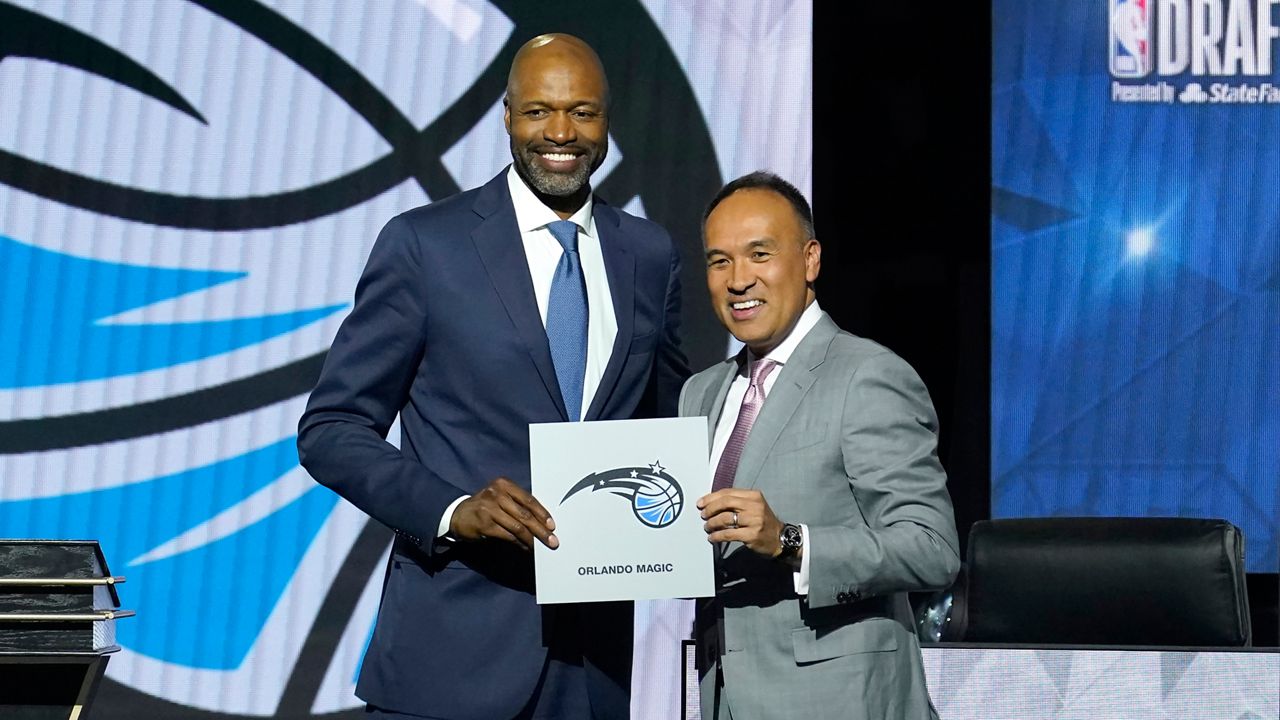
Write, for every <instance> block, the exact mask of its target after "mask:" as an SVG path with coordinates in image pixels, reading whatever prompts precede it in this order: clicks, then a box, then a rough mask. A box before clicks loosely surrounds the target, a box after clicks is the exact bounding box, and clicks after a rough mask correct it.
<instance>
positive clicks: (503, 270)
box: [471, 170, 569, 420]
mask: <svg viewBox="0 0 1280 720" xmlns="http://www.w3.org/2000/svg"><path fill="white" fill-rule="evenodd" d="M473 209H474V210H475V212H476V214H478V215H480V216H481V217H482V218H484V219H483V220H481V222H480V224H479V225H478V226H476V228H475V229H474V230H472V231H471V239H472V241H473V242H474V243H475V246H476V252H478V253H479V254H480V260H481V262H483V263H484V268H485V272H486V273H488V275H489V281H490V282H491V283H493V289H494V290H495V291H496V292H497V294H498V298H499V299H500V300H501V301H502V305H503V307H504V308H506V311H507V316H508V317H510V318H511V324H512V325H514V326H515V330H516V336H517V337H519V338H520V341H521V343H522V344H523V345H524V346H525V349H526V350H528V352H529V357H530V358H531V359H532V360H533V365H534V367H536V368H537V369H538V375H540V376H541V377H542V383H543V385H544V386H546V389H547V393H548V394H549V395H551V399H552V400H553V401H554V402H555V404H556V408H557V409H558V410H559V411H560V415H561V417H562V418H564V419H565V420H568V419H569V413H568V412H567V411H566V410H565V407H564V398H563V397H561V395H560V383H559V381H557V380H556V370H555V365H553V364H552V362H551V346H550V345H549V344H548V343H547V331H546V328H544V327H543V326H542V317H541V316H540V315H539V314H538V302H537V300H536V299H535V296H534V293H533V279H532V278H531V277H530V276H529V261H528V259H527V258H526V257H525V254H524V245H523V243H522V242H521V240H520V228H519V226H518V225H517V224H516V211H515V207H514V206H512V204H511V195H510V192H509V191H508V189H507V175H506V171H505V170H504V171H503V172H502V173H501V174H499V175H498V177H496V178H494V179H493V180H490V181H489V182H488V183H487V184H486V185H485V186H484V187H483V188H481V189H480V193H479V195H478V196H477V198H476V203H475V205H474V206H473Z"/></svg>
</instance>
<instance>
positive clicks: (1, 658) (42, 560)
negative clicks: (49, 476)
mask: <svg viewBox="0 0 1280 720" xmlns="http://www.w3.org/2000/svg"><path fill="white" fill-rule="evenodd" d="M121 582H124V578H123V577H115V576H113V575H111V573H110V572H109V571H108V570H107V563H106V560H105V559H104V558H103V556H102V550H101V549H100V548H99V547H98V543H97V542H96V541H92V540H0V717H4V718H6V720H55V719H57V720H85V719H86V718H87V717H88V716H89V713H88V710H89V706H90V704H91V703H92V702H93V697H94V694H95V693H96V691H97V689H98V684H99V682H100V681H101V680H102V675H103V673H104V672H105V671H106V669H107V660H108V659H109V655H110V654H111V653H113V652H116V651H118V650H119V649H120V646H119V645H116V638H115V621H116V619H117V618H122V617H129V616H131V615H133V612H132V611H129V610H120V609H119V608H120V597H119V595H118V594H117V593H116V585H117V584H118V583H121Z"/></svg>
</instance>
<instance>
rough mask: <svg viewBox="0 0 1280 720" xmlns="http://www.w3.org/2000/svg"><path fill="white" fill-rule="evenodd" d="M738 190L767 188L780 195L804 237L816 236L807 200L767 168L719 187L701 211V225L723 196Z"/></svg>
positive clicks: (725, 196)
mask: <svg viewBox="0 0 1280 720" xmlns="http://www.w3.org/2000/svg"><path fill="white" fill-rule="evenodd" d="M739 190H768V191H770V192H775V193H777V194H778V195H781V196H782V198H783V199H784V200H786V201H787V202H788V203H790V204H791V209H792V210H794V211H795V213H796V218H797V219H798V220H800V227H801V228H802V229H803V230H804V231H805V234H806V235H807V236H808V237H806V238H804V239H805V240H811V239H813V238H815V237H817V236H816V235H814V233H813V211H812V210H810V209H809V201H808V200H805V199H804V195H802V194H801V193H800V190H799V189H797V188H796V186H795V185H792V184H791V183H789V182H787V181H786V180H783V179H782V178H781V177H779V176H778V175H775V174H774V173H771V172H769V171H768V170H757V171H755V172H753V173H747V174H746V175H743V176H742V177H740V178H738V179H737V180H732V181H730V182H729V184H728V185H725V186H724V187H722V188H720V192H718V193H716V196H715V197H713V198H711V202H710V203H708V204H707V209H706V210H705V211H703V213H702V226H703V227H704V228H705V227H706V226H707V218H709V217H711V211H713V210H715V209H716V206H717V205H719V204H720V203H721V202H723V201H724V199H725V198H727V197H729V196H730V195H732V194H734V193H736V192H738V191H739Z"/></svg>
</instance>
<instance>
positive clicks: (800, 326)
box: [744, 298, 822, 370]
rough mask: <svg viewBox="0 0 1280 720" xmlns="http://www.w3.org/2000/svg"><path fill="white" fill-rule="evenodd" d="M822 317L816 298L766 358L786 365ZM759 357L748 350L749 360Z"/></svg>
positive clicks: (753, 360)
mask: <svg viewBox="0 0 1280 720" xmlns="http://www.w3.org/2000/svg"><path fill="white" fill-rule="evenodd" d="M821 318H822V308H820V307H818V301H817V299H816V298H815V299H814V301H813V302H811V303H809V307H807V308H805V309H804V312H802V313H800V319H799V320H796V326H795V327H793V328H791V332H790V333H789V334H788V335H787V337H786V339H784V340H783V341H782V342H780V343H778V346H777V347H775V348H774V349H772V350H770V351H769V352H768V353H766V354H765V356H764V359H766V360H772V361H773V362H776V363H778V364H779V365H786V364H787V361H788V360H790V359H791V353H793V352H795V351H796V348H797V347H799V346H800V342H801V341H802V340H804V338H805V336H806V335H808V334H809V331H810V330H812V329H813V326H814V325H817V324H818V320H820V319H821ZM758 359H759V358H757V357H756V356H755V354H754V353H752V352H751V351H750V350H747V362H749V363H750V362H755V361H756V360H758ZM744 370H745V368H744Z"/></svg>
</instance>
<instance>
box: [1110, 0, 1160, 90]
mask: <svg viewBox="0 0 1280 720" xmlns="http://www.w3.org/2000/svg"><path fill="white" fill-rule="evenodd" d="M1109 54H1110V61H1111V74H1112V75H1113V76H1115V77H1119V78H1140V77H1144V76H1145V75H1146V74H1147V73H1149V72H1151V16H1150V15H1149V14H1148V13H1147V0H1111V44H1110V53H1109Z"/></svg>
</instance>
